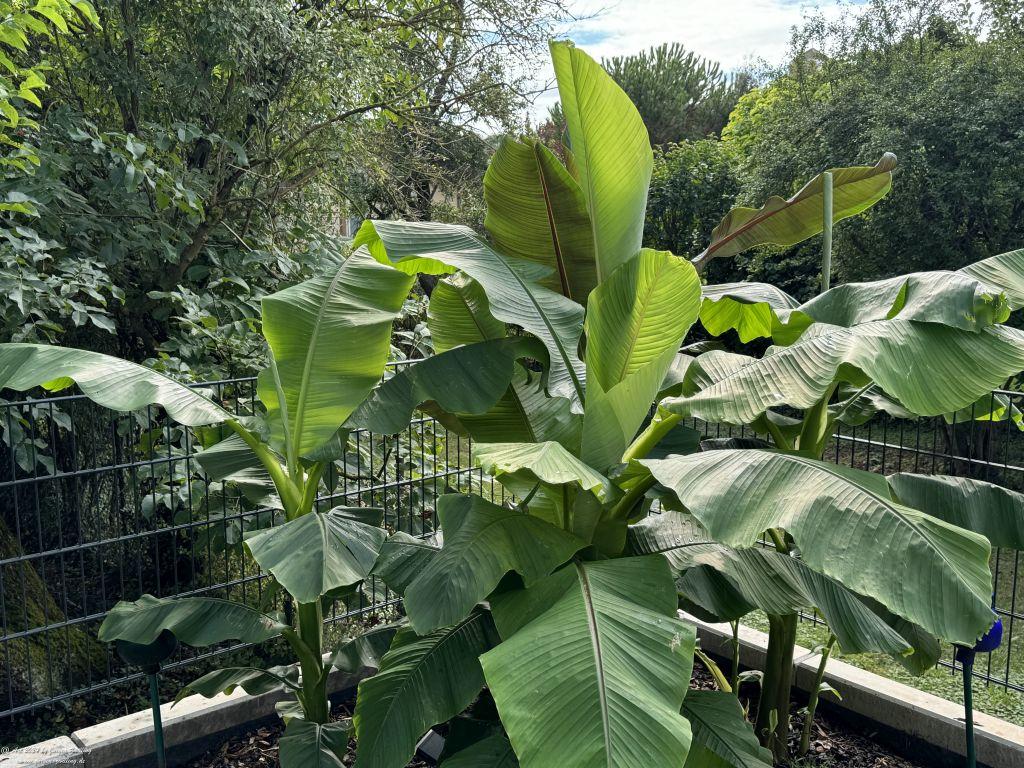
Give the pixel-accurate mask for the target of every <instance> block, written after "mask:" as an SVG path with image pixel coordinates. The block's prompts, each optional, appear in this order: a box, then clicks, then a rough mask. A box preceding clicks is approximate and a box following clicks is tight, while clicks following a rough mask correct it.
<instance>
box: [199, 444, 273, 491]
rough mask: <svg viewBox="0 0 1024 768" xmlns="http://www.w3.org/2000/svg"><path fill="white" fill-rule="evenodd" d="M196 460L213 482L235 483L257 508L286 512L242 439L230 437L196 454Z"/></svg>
mask: <svg viewBox="0 0 1024 768" xmlns="http://www.w3.org/2000/svg"><path fill="white" fill-rule="evenodd" d="M195 460H196V462H197V463H198V464H199V466H200V467H202V468H203V472H205V473H206V476H207V478H209V480H211V481H224V482H227V483H233V484H234V485H235V486H236V487H237V488H238V489H239V490H240V491H241V492H242V493H243V495H244V496H245V498H247V499H248V500H249V501H251V502H252V503H253V504H256V505H257V506H260V507H273V508H274V509H284V505H283V504H282V503H281V497H280V496H279V495H278V493H277V486H275V485H274V480H273V478H271V477H270V473H269V472H268V471H267V468H266V467H265V466H264V465H263V462H262V461H260V459H259V457H258V456H257V455H256V454H255V453H253V450H252V448H251V447H249V445H248V444H247V443H246V442H245V441H244V440H243V439H242V438H241V436H240V435H237V434H231V435H228V436H227V437H226V438H224V439H223V440H221V441H220V442H219V443H214V444H213V445H211V446H210V447H209V448H206V449H205V450H202V451H200V452H198V453H197V454H195ZM283 471H284V468H283V467H282V472H283Z"/></svg>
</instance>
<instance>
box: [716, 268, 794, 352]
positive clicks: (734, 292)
mask: <svg viewBox="0 0 1024 768" xmlns="http://www.w3.org/2000/svg"><path fill="white" fill-rule="evenodd" d="M701 295H702V302H701V307H700V322H701V324H702V325H703V326H704V328H705V329H707V332H708V333H710V334H711V335H712V336H721V335H722V334H723V333H725V332H726V331H730V330H735V331H736V333H737V334H739V337H740V341H742V342H743V343H744V344H746V343H748V342H751V341H753V340H754V339H759V338H762V337H766V338H771V336H772V333H773V331H774V330H775V329H776V328H777V327H778V326H779V325H780V318H781V319H786V320H788V319H789V315H790V313H791V311H792V310H794V309H796V308H797V307H799V306H800V302H799V301H797V300H796V299H794V298H793V297H792V296H790V295H789V294H788V293H786V292H785V291H783V290H781V289H780V288H776V287H775V286H774V285H770V284H768V283H720V284H718V285H705V286H703V287H702V288H701Z"/></svg>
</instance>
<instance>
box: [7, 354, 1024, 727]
mask: <svg viewBox="0 0 1024 768" xmlns="http://www.w3.org/2000/svg"><path fill="white" fill-rule="evenodd" d="M406 364H408V363H394V364H391V365H392V366H393V367H397V366H401V365H406ZM255 382H256V380H255V378H254V377H242V378H236V379H227V380H223V381H215V382H208V383H204V384H197V385H196V387H197V388H199V389H203V390H204V391H206V392H208V393H209V394H210V395H211V396H213V397H214V398H215V399H217V400H218V401H219V402H221V403H222V404H223V405H224V406H225V407H227V408H229V409H231V410H232V411H234V412H236V413H238V414H243V415H244V414H248V413H252V412H253V411H254V409H255V408H256V394H255ZM7 394H8V395H9V394H10V393H7ZM996 394H997V395H998V396H1000V397H1005V398H1006V400H1007V401H1008V402H1009V404H1010V405H1011V406H1012V408H1011V409H1010V412H1011V413H1019V412H1018V411H1017V410H1015V409H1017V408H1021V409H1024V404H1022V403H1021V399H1022V398H1024V394H1021V393H1017V392H1000V393H996ZM697 426H699V427H700V428H701V429H702V430H703V431H704V432H705V434H707V435H709V436H722V437H724V436H729V435H739V434H742V433H743V430H741V429H738V428H730V427H725V426H722V425H713V424H703V423H701V424H698V425H697ZM210 439H212V436H211V435H210V434H206V433H205V432H204V430H201V429H200V430H189V429H184V428H182V427H180V426H178V425H176V424H174V423H172V422H169V421H167V420H166V419H164V418H163V417H162V416H161V414H160V412H159V410H158V409H150V410H149V411H146V412H137V413H133V414H117V413H112V412H110V411H107V410H104V409H102V408H99V407H98V406H96V405H94V404H93V403H91V402H90V401H88V400H87V399H86V398H84V397H82V396H80V395H75V394H71V395H57V396H48V397H43V398H38V399H37V398H32V397H24V396H21V395H19V396H17V397H16V398H10V399H8V400H0V742H3V743H6V742H8V740H9V739H7V738H5V737H6V736H9V735H10V734H11V731H12V729H14V730H15V731H17V730H19V726H18V725H17V724H18V723H23V722H24V720H25V719H26V718H32V717H33V716H37V715H40V716H41V715H44V713H45V714H46V716H47V717H51V719H52V717H53V716H56V715H54V713H57V714H58V715H59V714H60V713H65V714H66V716H67V717H68V718H74V717H76V716H81V713H80V712H78V714H77V715H76V712H77V711H78V710H79V709H81V708H82V707H87V708H88V709H89V710H90V711H91V716H92V717H93V719H100V718H97V717H96V715H98V714H99V713H100V712H109V715H108V716H114V715H116V714H122V713H124V712H125V711H131V710H133V709H137V708H139V707H140V706H141V702H142V700H141V698H136V696H137V694H138V693H139V692H141V685H140V684H139V683H138V682H137V680H138V678H139V677H140V673H138V672H137V671H136V670H132V669H129V668H126V667H125V666H124V665H123V664H122V663H121V662H120V660H119V659H118V658H117V656H116V654H114V653H113V652H112V651H111V649H109V648H108V647H106V646H104V645H102V644H100V643H99V642H98V641H97V640H96V630H97V628H98V627H99V625H100V623H101V622H102V621H103V618H104V616H105V615H106V612H107V611H108V610H109V609H110V608H111V607H112V606H113V605H114V604H115V603H116V602H117V601H118V600H134V599H136V598H137V597H138V596H139V595H141V594H143V593H147V592H148V593H151V594H155V595H158V596H161V597H168V596H181V595H206V596H213V597H222V598H229V599H233V600H242V601H245V602H247V603H249V604H250V605H254V606H262V607H263V608H265V609H267V610H273V609H275V608H279V607H280V601H279V598H278V596H277V595H276V593H275V592H274V590H273V589H272V582H271V580H269V579H268V577H267V575H266V574H263V573H261V572H259V570H258V569H256V567H255V565H254V564H253V562H252V561H251V560H250V559H249V558H247V557H245V556H244V554H243V552H242V549H241V538H242V535H243V533H244V532H245V531H246V530H250V529H252V528H254V527H257V526H262V525H267V524H272V523H274V522H276V520H275V513H274V512H273V510H269V509H266V508H260V507H254V506H253V505H252V504H250V503H248V502H246V501H245V499H244V497H242V496H241V495H240V494H239V493H238V492H237V490H235V489H233V488H230V487H225V486H224V484H223V483H212V482H207V480H206V479H205V477H204V475H203V473H202V470H201V468H200V467H199V466H198V464H197V462H196V461H195V459H194V456H193V454H194V451H195V450H196V449H197V448H199V447H201V444H202V443H203V441H204V440H210ZM470 448H471V445H470V441H469V440H467V439H465V438H459V437H458V436H457V435H454V434H449V433H448V432H447V431H446V430H445V429H444V428H443V427H442V426H441V425H440V424H439V423H438V422H436V421H435V420H434V419H432V418H421V417H416V418H414V419H413V420H412V421H411V423H410V424H409V425H408V427H407V428H406V429H405V430H404V431H403V432H402V433H401V434H398V435H375V434H370V433H367V432H365V431H357V432H355V433H353V434H352V435H351V438H350V441H349V446H348V449H347V451H346V454H345V455H344V456H343V457H342V460H341V461H340V462H339V463H338V464H337V465H336V468H335V471H334V472H332V473H331V474H330V475H329V476H328V478H327V480H328V494H327V495H325V496H324V497H322V498H321V499H319V500H318V506H319V508H320V509H329V508H330V507H332V506H336V505H339V504H345V505H363V506H370V505H372V506H382V507H383V508H384V510H385V522H386V524H387V525H388V527H389V528H391V529H393V530H402V531H406V532H408V533H412V534H414V535H416V534H429V533H430V532H431V531H433V530H434V526H435V522H436V520H435V503H434V502H435V500H436V498H437V496H438V495H440V494H442V493H444V492H446V491H449V490H461V491H470V492H474V493H480V494H482V495H485V496H487V497H489V498H497V500H500V498H501V497H500V488H497V487H496V486H495V484H494V483H493V481H491V480H490V478H488V477H486V476H484V475H483V474H482V473H481V472H480V470H479V469H474V468H473V467H472V464H471V462H470V456H469V452H470ZM830 451H831V453H830V454H829V456H830V458H833V459H834V460H836V461H837V462H839V463H842V464H845V465H848V466H854V467H859V468H862V469H870V470H872V471H876V472H884V473H891V472H897V471H914V472H925V473H943V474H957V475H967V476H971V477H976V478H979V479H984V480H990V481H992V482H996V483H999V484H1001V485H1005V486H1006V487H1009V488H1012V489H1014V490H1020V491H1024V434H1022V433H1021V432H1020V431H1019V430H1018V428H1017V426H1016V423H1015V421H1013V420H1012V419H1006V420H1003V421H995V422H974V421H971V420H968V419H967V418H965V417H961V418H959V419H958V420H953V421H952V422H951V423H950V422H947V421H946V420H944V419H941V418H936V419H919V420H912V421H910V420H898V419H894V418H889V417H884V416H882V417H876V418H875V419H873V420H872V421H871V422H869V423H868V424H865V425H864V426H861V427H857V428H847V427H844V428H842V429H841V430H840V432H839V434H838V435H837V437H836V439H835V441H834V445H833V446H832V447H831V449H830ZM1019 570H1020V555H1019V553H1016V552H1007V551H997V552H996V553H995V555H994V558H993V572H994V577H995V583H996V609H997V611H998V613H999V615H1000V616H1001V617H1002V619H1003V623H1004V627H1005V635H1004V644H1003V647H1002V648H1001V649H999V650H998V651H997V652H995V653H992V654H989V655H987V656H985V657H982V658H980V659H979V660H978V662H977V663H976V665H975V675H976V676H977V677H978V678H980V679H982V680H984V681H985V682H986V683H987V684H990V685H995V686H1001V687H1002V688H1005V689H1007V690H1011V691H1016V692H1024V674H1022V672H1021V670H1024V640H1022V639H1020V638H1019V637H1017V636H1018V635H1020V634H1021V632H1022V631H1024V592H1022V581H1021V580H1020V579H1019V578H1018V576H1019ZM397 602H398V601H397V599H396V597H395V596H394V595H392V594H389V593H388V591H387V590H386V589H385V588H384V587H383V586H382V585H380V584H377V583H374V582H373V581H372V580H371V582H370V583H368V584H367V585H366V586H365V588H364V589H363V590H362V591H361V593H360V594H359V595H358V596H357V598H356V599H353V600H350V601H348V602H347V603H345V604H344V606H342V607H339V608H336V609H335V611H334V612H333V613H332V614H331V615H330V616H328V617H327V618H326V621H327V622H328V623H329V624H330V625H331V626H332V627H334V628H336V634H337V636H341V635H343V634H344V633H345V631H346V629H347V628H348V627H349V626H350V625H351V624H352V623H353V622H359V623H360V624H362V625H367V624H372V623H374V622H378V621H382V620H384V619H385V618H386V617H387V616H388V614H389V612H390V611H393V610H394V609H395V607H396V606H397ZM806 618H807V619H808V620H811V621H813V620H814V618H813V617H806ZM272 645H273V644H271V647H270V648H261V649H251V648H246V647H245V646H242V645H239V644H227V645H225V646H223V647H217V648H214V649H204V650H195V649H187V648H183V649H180V650H179V651H178V652H177V654H176V656H175V657H173V658H172V660H171V661H170V662H169V664H168V665H167V675H166V681H165V686H166V690H165V693H166V694H167V695H168V696H170V695H173V693H174V692H176V689H177V688H178V687H179V686H180V684H181V683H183V682H186V681H187V680H189V679H192V678H194V677H196V676H198V675H199V674H202V673H204V672H206V671H208V670H209V669H210V668H212V665H213V664H214V662H217V663H224V662H225V660H226V659H230V658H231V657H232V656H238V655H239V654H253V653H258V654H262V656H263V660H270V661H274V653H275V649H274V648H273V647H272ZM943 664H945V665H947V666H948V667H949V668H950V670H951V673H952V672H955V669H954V661H953V658H952V653H951V652H950V654H949V655H948V657H947V658H945V659H943Z"/></svg>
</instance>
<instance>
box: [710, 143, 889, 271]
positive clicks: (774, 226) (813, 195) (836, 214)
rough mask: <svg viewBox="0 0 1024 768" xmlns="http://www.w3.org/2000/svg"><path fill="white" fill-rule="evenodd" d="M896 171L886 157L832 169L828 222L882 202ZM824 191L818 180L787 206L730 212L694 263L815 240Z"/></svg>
mask: <svg viewBox="0 0 1024 768" xmlns="http://www.w3.org/2000/svg"><path fill="white" fill-rule="evenodd" d="M895 167H896V156H895V155H893V154H892V153H890V152H886V153H885V154H884V155H882V157H881V159H880V160H879V161H878V162H877V163H875V165H859V166H853V167H850V168H833V169H832V170H831V173H832V189H833V199H832V221H833V222H837V221H842V220H843V219H845V218H848V217H850V216H855V215H857V214H858V213H862V212H864V211H866V210H867V209H868V208H870V207H871V206H872V205H874V204H875V203H877V202H878V201H879V200H881V199H882V198H883V197H885V195H886V194H887V193H888V192H889V189H890V188H891V187H892V171H893V169H894V168H895ZM823 190H824V175H823V174H818V175H817V176H815V177H814V178H813V179H811V180H810V181H808V182H807V183H806V184H805V185H804V186H803V187H802V188H801V189H800V191H799V192H797V193H796V194H795V195H793V196H792V197H791V198H789V199H788V200H783V199H782V198H781V197H770V198H768V200H767V201H766V202H765V204H764V205H763V206H761V208H744V207H740V208H733V209H732V210H731V211H729V213H728V214H726V217H725V218H724V219H722V222H721V223H720V224H719V225H718V226H717V227H715V228H714V230H712V232H711V242H710V244H709V245H708V247H707V248H705V249H704V251H703V252H702V253H701V254H700V255H699V256H697V258H696V259H694V263H695V264H697V265H698V266H700V265H703V264H704V263H705V262H706V261H708V260H709V259H712V258H716V257H721V256H735V255H736V254H737V253H741V252H743V251H745V250H747V249H748V248H752V247H754V246H755V245H764V244H767V243H772V244H774V245H784V246H787V245H795V244H796V243H799V242H800V241H802V240H806V239H807V238H809V237H813V236H814V235H817V234H818V233H820V232H821V231H822V229H823V219H824V216H823V213H822V212H823V210H824V207H823V195H824V192H823Z"/></svg>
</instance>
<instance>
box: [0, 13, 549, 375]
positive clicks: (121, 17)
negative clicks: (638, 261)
mask: <svg viewBox="0 0 1024 768" xmlns="http://www.w3.org/2000/svg"><path fill="white" fill-rule="evenodd" d="M34 5H35V4H33V3H21V2H18V3H14V4H13V6H12V5H11V4H10V3H8V4H7V6H4V7H11V8H13V9H14V10H18V9H21V8H25V9H32V8H33V6H34ZM94 5H95V8H96V14H95V16H93V15H92V14H91V11H90V10H89V9H90V6H88V5H86V4H84V3H70V2H64V1H63V0H61V1H60V2H56V0H43V2H39V3H38V5H37V6H35V9H34V10H27V11H26V12H25V13H20V14H17V15H15V16H14V17H13V19H14V22H15V23H16V24H21V25H22V26H25V25H28V26H25V32H24V33H22V32H21V31H20V29H15V28H14V27H11V23H12V22H11V19H8V20H6V21H5V22H4V24H5V25H6V26H5V27H4V30H5V32H4V34H5V35H7V37H6V38H5V42H6V43H7V47H5V48H3V51H4V52H5V55H9V56H10V57H11V59H12V60H13V62H14V64H13V66H16V67H17V68H20V69H18V70H17V72H18V74H17V75H15V77H16V78H17V79H18V80H17V82H15V81H12V83H13V85H12V84H11V83H8V82H7V81H6V80H5V81H4V82H3V83H0V85H3V88H4V90H5V93H6V94H7V95H6V96H5V97H4V98H5V100H4V101H3V104H10V105H13V106H12V107H11V109H16V110H17V112H18V117H17V119H18V120H19V121H20V123H19V125H18V129H17V130H18V135H19V137H20V138H19V141H20V142H21V143H22V144H23V145H24V146H14V147H9V148H8V152H7V153H6V154H5V157H6V161H5V162H7V161H9V162H7V165H6V167H5V173H4V175H3V178H0V199H3V200H6V201H8V203H12V204H11V205H6V206H5V211H6V212H5V213H3V218H2V220H0V226H2V228H3V230H4V234H5V237H4V238H3V239H2V240H0V262H2V264H3V267H2V268H0V295H2V296H3V298H2V299H0V335H2V336H3V337H4V338H6V339H14V340H26V341H59V342H61V343H64V344H73V345H83V346H88V347H90V348H94V349H105V350H109V351H113V352H116V353H118V354H121V355H124V356H127V357H129V358H131V359H135V360H141V359H144V358H154V357H157V356H159V357H163V358H165V363H164V364H165V365H166V366H168V367H170V368H177V369H178V370H179V372H181V373H186V374H187V373H188V370H189V369H190V368H195V369H198V370H197V373H198V374H199V375H211V374H213V375H216V374H221V373H226V374H230V373H232V372H235V373H238V372H243V371H245V372H247V371H249V370H252V369H253V368H254V367H258V365H260V364H261V363H262V352H261V342H260V340H259V337H258V335H255V334H254V333H253V331H256V330H258V323H259V311H258V307H259V299H260V298H261V297H262V296H263V295H265V294H266V293H268V292H270V291H272V290H274V289H275V288H276V287H277V286H278V285H279V284H280V283H281V282H282V281H285V282H296V281H298V280H301V279H303V278H305V277H309V276H310V275H312V274H313V273H314V271H315V270H316V269H318V268H320V267H321V266H322V265H324V264H329V262H330V259H331V258H335V257H336V256H337V255H338V254H339V253H340V252H342V251H343V241H344V235H345V234H346V231H347V227H346V226H345V225H346V223H347V221H348V220H349V219H350V218H358V217H362V216H364V215H377V216H391V215H404V216H410V217H414V218H431V217H433V216H440V217H443V218H450V217H452V216H466V217H467V218H469V220H471V221H475V220H476V214H474V210H479V204H478V203H474V196H476V199H479V185H480V178H481V176H482V173H483V169H484V163H485V159H486V155H487V152H488V148H487V144H486V142H485V141H484V140H483V139H482V138H481V137H480V136H479V135H478V134H477V133H476V132H475V131H474V130H472V129H471V128H470V127H469V126H471V125H472V124H474V123H476V122H479V121H482V120H486V121H488V122H489V123H490V124H491V125H493V126H494V127H495V128H497V129H509V128H510V127H511V126H512V125H514V123H515V121H516V120H517V115H518V111H519V109H520V108H521V106H522V104H523V96H522V95H521V93H522V92H523V91H524V90H525V89H524V88H523V83H524V82H526V78H528V77H529V75H530V72H531V65H530V63H529V60H530V58H531V56H532V54H533V53H534V52H535V51H536V49H537V46H538V45H541V44H543V42H544V41H545V40H546V38H547V35H548V30H549V28H550V24H551V23H552V21H553V20H554V19H556V18H558V17H559V16H560V14H561V8H560V4H559V2H558V1H557V0H533V1H532V2H529V3H526V4H523V3H518V2H516V3H512V2H508V1H507V0H474V2H462V0H444V1H443V2H440V3H423V2H420V0H365V1H363V0H360V2H355V3H343V4H334V3H327V4H323V3H305V2H300V3H292V2H280V1H279V0H244V2H225V1H224V0H189V1H188V2H173V3H149V2H140V1H139V0H128V1H127V2H121V1H120V0H118V1H117V2H114V1H113V0H99V1H98V2H96V3H95V4H94ZM428 6H429V8H428ZM76 9H78V10H76ZM0 10H2V8H0ZM65 17H66V18H68V19H71V18H72V17H74V18H77V19H78V23H77V24H76V25H75V27H74V29H71V30H65V29H64V27H65V26H66V25H65V23H64V22H63V21H60V20H61V19H62V18H65ZM79 17H80V18H79ZM93 18H94V19H95V23H92V22H91V21H89V20H90V19H93ZM33 19H34V20H33ZM62 31H67V32H68V33H67V34H60V33H61V32H62ZM51 32H52V33H53V34H51ZM24 35H28V38H27V39H28V43H29V44H28V45H25V40H24V39H23V37H24ZM40 73H42V74H45V77H46V81H47V82H46V84H47V88H46V89H45V90H43V89H42V88H41V86H39V82H40V80H39V78H40V77H41V74H40ZM13 114H14V113H13V112H12V113H10V114H8V115H7V119H8V121H10V122H11V123H12V127H13V119H14V118H13V117H12V115H13ZM5 131H7V132H5V134H4V136H5V137H6V136H8V133H9V129H5ZM29 153H32V155H34V158H35V161H36V162H38V167H36V165H34V164H32V163H24V162H20V161H17V158H18V157H20V156H22V155H26V156H27V155H28V154H29ZM460 206H461V208H460Z"/></svg>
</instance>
